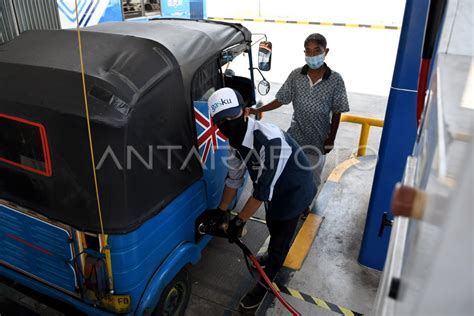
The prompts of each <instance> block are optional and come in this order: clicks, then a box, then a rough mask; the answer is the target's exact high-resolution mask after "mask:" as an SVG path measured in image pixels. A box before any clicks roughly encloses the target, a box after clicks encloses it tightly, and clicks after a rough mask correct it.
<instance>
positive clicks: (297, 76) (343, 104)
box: [276, 64, 349, 153]
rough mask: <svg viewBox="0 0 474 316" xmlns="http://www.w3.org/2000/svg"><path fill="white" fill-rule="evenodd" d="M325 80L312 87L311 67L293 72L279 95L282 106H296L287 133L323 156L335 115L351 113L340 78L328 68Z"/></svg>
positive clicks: (324, 76)
mask: <svg viewBox="0 0 474 316" xmlns="http://www.w3.org/2000/svg"><path fill="white" fill-rule="evenodd" d="M323 67H326V71H325V73H324V75H323V78H322V80H320V81H319V82H317V83H315V84H312V82H311V79H310V78H309V76H308V70H309V68H308V66H307V65H305V66H303V67H300V68H297V69H295V70H293V71H292V72H291V73H290V75H289V76H288V79H286V81H285V83H284V84H283V86H282V87H281V88H280V90H279V91H278V93H277V94H276V99H277V100H278V101H280V102H281V103H283V104H288V103H290V102H293V109H294V112H293V118H292V120H291V126H290V128H289V129H288V133H289V134H290V135H291V136H292V137H293V138H294V139H295V140H296V141H297V142H298V143H299V144H300V145H301V146H315V147H316V148H318V149H319V150H320V151H321V152H323V153H324V142H325V141H326V139H327V136H328V134H329V132H330V123H331V117H332V113H342V112H348V111H349V102H348V101H347V93H346V87H345V85H344V80H343V79H342V77H341V75H340V74H339V73H337V72H335V71H332V70H331V69H330V68H329V67H328V66H327V65H326V64H324V66H323Z"/></svg>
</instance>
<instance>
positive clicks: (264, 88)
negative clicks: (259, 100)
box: [257, 79, 270, 96]
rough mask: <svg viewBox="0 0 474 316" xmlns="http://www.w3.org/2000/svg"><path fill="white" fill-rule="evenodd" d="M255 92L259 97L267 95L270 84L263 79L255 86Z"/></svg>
mask: <svg viewBox="0 0 474 316" xmlns="http://www.w3.org/2000/svg"><path fill="white" fill-rule="evenodd" d="M257 91H258V93H259V94H260V95H263V96H265V95H267V94H268V92H270V82H268V81H267V80H265V79H263V80H262V81H260V82H259V83H258V86H257Z"/></svg>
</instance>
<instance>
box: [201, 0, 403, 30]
mask: <svg viewBox="0 0 474 316" xmlns="http://www.w3.org/2000/svg"><path fill="white" fill-rule="evenodd" d="M404 7H405V0H357V1H354V0H324V1H323V0H291V1H289V0H207V13H208V16H210V17H232V18H258V17H265V18H281V19H291V20H305V21H308V20H309V21H325V22H339V23H363V24H383V25H400V24H401V21H402V20H401V19H402V17H403V10H404Z"/></svg>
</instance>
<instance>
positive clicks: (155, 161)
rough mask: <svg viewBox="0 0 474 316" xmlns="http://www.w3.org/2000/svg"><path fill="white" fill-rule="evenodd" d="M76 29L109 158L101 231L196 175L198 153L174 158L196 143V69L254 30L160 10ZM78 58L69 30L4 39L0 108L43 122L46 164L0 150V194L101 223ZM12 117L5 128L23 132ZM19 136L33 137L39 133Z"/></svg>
mask: <svg viewBox="0 0 474 316" xmlns="http://www.w3.org/2000/svg"><path fill="white" fill-rule="evenodd" d="M81 35H82V44H83V50H84V63H85V74H86V82H87V92H88V100H89V111H90V117H91V131H92V138H93V143H94V152H95V158H96V159H95V162H96V164H100V162H101V160H103V158H104V156H105V157H106V159H105V160H104V161H103V163H102V164H101V168H99V169H98V170H97V175H98V182H99V189H100V196H101V203H102V209H103V222H104V226H105V231H106V232H107V233H122V232H127V231H130V230H133V229H135V228H136V227H138V226H139V225H140V224H141V223H143V222H144V221H145V220H146V219H147V218H149V217H151V216H153V215H154V214H156V213H157V212H159V211H160V210H161V209H163V207H164V206H165V205H167V203H169V202H170V201H171V200H172V199H173V198H175V197H176V196H177V195H178V194H180V193H181V192H182V191H183V190H184V189H185V188H187V187H188V186H189V185H191V184H192V183H193V182H195V181H196V180H197V179H199V178H200V177H201V175H202V170H201V166H200V164H199V161H198V160H197V159H196V157H193V158H192V159H191V161H190V163H189V164H188V165H187V166H186V168H184V169H182V168H181V166H182V164H183V162H184V160H185V159H186V157H187V155H188V153H189V151H190V150H191V148H192V147H193V146H195V143H196V135H195V127H194V116H193V107H192V101H191V92H190V91H191V87H190V85H191V82H192V79H193V75H194V73H195V72H196V70H197V69H199V67H200V66H202V65H203V64H205V63H206V61H209V60H211V59H212V57H216V56H218V54H219V53H220V51H221V50H223V49H225V48H227V47H231V46H233V45H236V44H239V43H242V42H249V41H250V33H249V32H248V30H247V29H245V28H243V27H241V26H238V25H237V26H236V25H228V24H223V23H211V22H204V21H186V20H163V21H153V22H148V23H130V22H122V23H108V24H102V25H98V26H94V27H90V28H86V29H85V30H84V31H83V32H81ZM79 60H80V59H79V51H78V44H77V34H76V32H74V31H71V30H61V31H33V32H26V33H23V34H22V35H20V36H19V37H18V38H17V39H15V40H13V41H11V42H9V43H7V44H5V45H2V46H0V115H1V114H3V115H6V116H8V117H15V118H20V119H22V120H28V121H31V122H35V123H39V124H41V125H43V126H44V128H45V131H46V135H47V141H48V143H49V151H50V156H51V167H52V175H51V176H45V175H43V174H38V173H34V172H30V171H28V170H24V169H21V168H18V167H15V166H13V165H11V164H8V163H4V162H2V161H0V198H2V199H5V200H8V201H11V202H13V203H17V204H19V205H21V206H24V207H27V208H30V209H32V210H34V211H37V212H39V213H41V214H43V215H45V216H47V217H48V218H51V219H54V220H58V221H61V222H63V223H66V224H69V225H71V226H73V227H76V228H79V229H81V230H85V231H94V232H97V231H99V220H98V213H97V206H96V198H95V189H94V184H93V183H94V182H93V174H92V167H91V162H90V161H91V158H90V151H89V141H88V134H87V125H86V120H85V110H84V101H83V100H84V98H83V94H82V82H81V74H80V62H79ZM18 125H19V124H10V125H9V126H14V127H15V128H13V127H12V128H10V127H9V129H8V130H7V129H6V128H5V129H2V132H3V133H5V131H7V132H8V133H11V134H12V136H11V137H12V138H13V139H21V138H22V137H23V138H25V137H26V136H24V135H22V136H21V137H19V136H18V135H17V134H21V133H23V130H26V129H23V130H21V129H19V128H17V127H16V126H18ZM20 125H21V124H20ZM30 130H31V128H30ZM33 132H34V133H36V134H38V133H39V132H36V131H33ZM34 133H33V134H34ZM14 134H15V135H14ZM30 134H31V135H33V134H32V133H31V131H30ZM36 134H34V135H36ZM35 137H36V136H35ZM26 138H27V137H26ZM1 139H10V138H9V136H8V135H2V137H0V140H1ZM23 141H24V142H26V144H28V142H31V143H32V145H31V146H36V147H37V146H38V144H37V139H23ZM34 142H36V143H35V144H33V143H34ZM10 143H11V142H10ZM157 146H160V148H157ZM164 146H181V149H176V147H173V148H174V149H173V150H172V151H171V159H170V160H169V159H168V155H169V152H168V151H167V150H166V149H163V148H164ZM5 147H6V145H5V144H3V146H2V144H0V158H2V150H3V151H5V150H7V151H8V150H9V149H8V148H6V149H5ZM24 147H25V145H24V144H23V145H22V146H21V147H19V148H21V149H22V150H23V151H24V149H23V148H24ZM36 147H35V148H36ZM35 150H36V152H37V151H38V149H37V148H36V149H35ZM112 154H113V155H112ZM136 154H139V155H140V156H141V157H142V159H143V160H144V161H141V160H140V159H139V158H138V157H137V155H136ZM150 154H151V155H152V156H151V157H152V160H151V161H152V165H150V160H149V158H150V156H149V155H150ZM37 156H40V157H43V155H42V154H40V155H37ZM127 156H130V157H131V158H132V159H131V160H130V159H127ZM115 157H116V160H115V159H114V158H115ZM23 158H24V157H23ZM26 158H27V159H29V158H28V157H26ZM43 158H44V157H43ZM38 159H39V160H41V159H42V158H38ZM29 160H31V159H29ZM169 161H171V166H170V168H168V167H169V166H168V163H169ZM41 163H42V162H40V163H38V162H35V164H36V165H41Z"/></svg>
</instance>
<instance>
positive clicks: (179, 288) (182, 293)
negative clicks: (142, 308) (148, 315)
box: [153, 269, 191, 316]
mask: <svg viewBox="0 0 474 316" xmlns="http://www.w3.org/2000/svg"><path fill="white" fill-rule="evenodd" d="M190 296H191V281H190V279H189V272H188V271H187V270H186V269H182V270H181V271H180V272H179V273H178V274H177V275H176V276H175V277H174V279H173V280H172V281H171V282H170V283H169V284H168V285H167V286H166V287H165V289H164V290H163V292H162V293H161V297H160V301H159V302H158V306H157V307H156V309H155V310H154V311H153V316H182V315H184V311H185V310H186V307H187V306H188V302H189V298H190Z"/></svg>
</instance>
